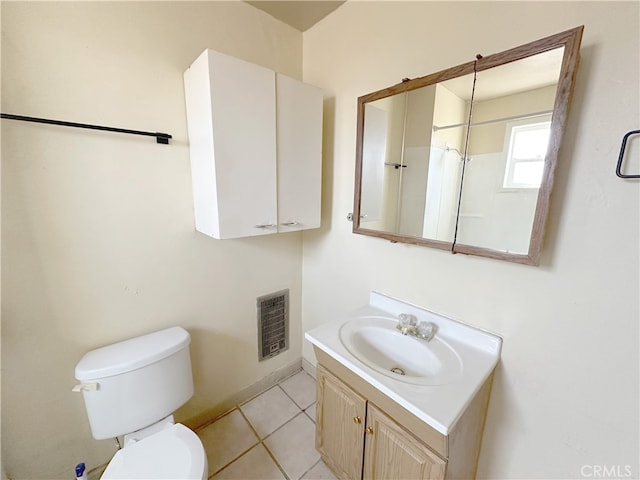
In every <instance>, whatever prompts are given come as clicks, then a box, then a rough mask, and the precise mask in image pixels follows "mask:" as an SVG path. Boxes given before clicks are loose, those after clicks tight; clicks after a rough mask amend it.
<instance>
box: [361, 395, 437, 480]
mask: <svg viewBox="0 0 640 480" xmlns="http://www.w3.org/2000/svg"><path fill="white" fill-rule="evenodd" d="M366 425H367V428H366V435H365V454H364V476H363V478H365V479H367V480H373V479H376V480H394V479H395V480H427V479H429V480H441V479H444V478H445V471H446V467H447V462H446V461H445V460H443V459H441V458H440V457H439V456H438V455H436V454H435V453H433V452H432V451H431V450H429V449H428V448H427V447H426V446H425V445H423V444H422V443H421V442H419V441H418V440H417V439H415V438H414V437H413V436H412V435H411V434H409V433H408V432H406V431H405V430H404V429H403V428H402V427H400V426H399V425H398V424H397V423H396V422H395V421H393V420H392V419H391V418H389V417H388V416H386V415H385V414H384V413H382V411H380V410H378V409H377V408H376V407H375V406H374V405H372V404H369V405H368V409H367V422H366Z"/></svg>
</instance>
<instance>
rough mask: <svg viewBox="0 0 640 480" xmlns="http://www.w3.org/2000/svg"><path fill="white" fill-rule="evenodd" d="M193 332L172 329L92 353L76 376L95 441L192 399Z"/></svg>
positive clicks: (167, 412) (138, 425)
mask: <svg viewBox="0 0 640 480" xmlns="http://www.w3.org/2000/svg"><path fill="white" fill-rule="evenodd" d="M189 341H190V337H189V332H187V331H186V330H185V329H183V328H181V327H171V328H167V329H165V330H161V331H159V332H154V333H150V334H148V335H143V336H141V337H136V338H132V339H130V340H125V341H123V342H119V343H115V344H113V345H108V346H106V347H102V348H98V349H96V350H92V351H90V352H88V353H87V354H86V355H85V356H84V357H82V359H80V362H78V365H76V370H75V377H76V379H78V380H79V381H80V382H81V383H80V385H81V387H80V389H81V391H82V395H83V397H84V403H85V407H86V410H87V415H88V417H89V424H90V425H91V434H92V435H93V438H95V439H97V440H100V439H104V438H113V437H117V436H120V435H124V434H127V433H131V432H134V431H136V430H140V429H141V428H144V427H147V426H149V425H151V424H153V423H155V422H157V421H159V420H161V419H163V418H164V417H167V416H169V415H171V414H172V413H173V412H174V411H175V410H177V409H178V408H179V407H181V406H182V405H184V404H185V403H186V402H187V400H189V399H190V398H191V397H192V396H193V378H192V374H191V359H190V357H189Z"/></svg>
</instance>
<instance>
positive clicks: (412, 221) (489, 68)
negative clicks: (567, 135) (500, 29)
mask: <svg viewBox="0 0 640 480" xmlns="http://www.w3.org/2000/svg"><path fill="white" fill-rule="evenodd" d="M582 30H583V27H578V28H575V29H572V30H569V31H566V32H562V33H559V34H557V35H553V36H550V37H547V38H543V39H541V40H537V41H535V42H531V43H528V44H526V45H522V46H519V47H516V48H513V49H510V50H507V51H505V52H501V53H497V54H493V55H489V56H485V57H482V56H481V55H478V56H477V59H476V60H475V61H473V62H468V63H465V64H462V65H458V66H457V67H453V68H450V69H447V70H444V71H441V72H438V73H435V74H432V75H427V76H424V77H420V78H416V79H412V80H408V79H407V80H405V81H403V82H402V83H399V84H397V85H394V86H392V87H389V88H386V89H383V90H379V91H377V92H373V93H371V94H368V95H364V96H362V97H360V98H359V99H358V125H357V149H356V184H355V195H354V212H353V222H354V225H353V232H354V233H358V234H363V235H370V236H375V237H380V238H385V239H388V240H391V241H392V242H403V243H413V244H418V245H425V246H431V247H434V248H440V249H446V250H451V251H452V252H453V253H465V254H471V255H481V256H487V257H491V258H497V259H502V260H507V261H512V262H518V263H524V264H530V265H537V264H538V263H539V257H540V252H541V247H542V234H543V231H544V223H545V219H546V215H547V211H548V207H549V197H550V194H551V188H552V184H553V173H554V170H555V166H556V163H557V160H558V150H559V147H560V141H561V138H562V131H563V127H564V123H565V119H566V115H567V109H568V106H569V99H570V96H571V91H572V88H573V82H574V78H575V72H576V68H577V63H578V52H579V47H580V40H581V37H582Z"/></svg>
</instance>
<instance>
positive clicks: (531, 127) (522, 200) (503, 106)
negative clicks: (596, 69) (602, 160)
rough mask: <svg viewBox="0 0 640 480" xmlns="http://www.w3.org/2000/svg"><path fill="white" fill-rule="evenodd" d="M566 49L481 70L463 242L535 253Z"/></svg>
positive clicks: (462, 210) (464, 201) (470, 148)
mask: <svg viewBox="0 0 640 480" xmlns="http://www.w3.org/2000/svg"><path fill="white" fill-rule="evenodd" d="M563 53H564V48H556V49H554V50H550V51H547V52H544V53H540V54H537V55H532V56H530V57H527V58H524V59H521V60H518V61H515V62H512V63H508V64H505V65H500V66H498V67H494V68H491V69H488V70H484V71H479V72H478V73H477V75H476V88H475V93H474V100H473V107H472V108H473V109H472V114H471V125H470V131H469V144H468V149H467V156H468V157H469V160H468V162H467V164H466V165H465V174H464V184H463V188H462V198H461V201H460V212H459V214H458V232H457V237H456V243H458V244H467V245H475V246H478V247H485V248H490V249H493V250H498V251H504V252H510V253H517V254H527V252H528V251H529V242H530V238H531V231H532V228H533V220H534V217H535V212H536V204H537V200H538V193H539V188H540V184H541V181H542V175H543V172H544V164H545V157H546V154H547V146H548V140H549V133H550V130H551V114H552V113H553V105H554V101H555V98H556V92H557V87H558V79H559V76H560V67H561V65H562V57H563Z"/></svg>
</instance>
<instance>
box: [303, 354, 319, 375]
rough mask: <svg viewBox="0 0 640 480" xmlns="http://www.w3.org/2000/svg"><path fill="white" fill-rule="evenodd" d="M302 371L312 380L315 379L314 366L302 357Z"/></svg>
mask: <svg viewBox="0 0 640 480" xmlns="http://www.w3.org/2000/svg"><path fill="white" fill-rule="evenodd" d="M302 369H303V370H304V371H305V372H307V373H308V374H309V375H311V376H312V377H313V378H316V366H315V365H314V364H313V363H311V362H310V361H309V360H307V359H306V358H304V357H303V358H302Z"/></svg>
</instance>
